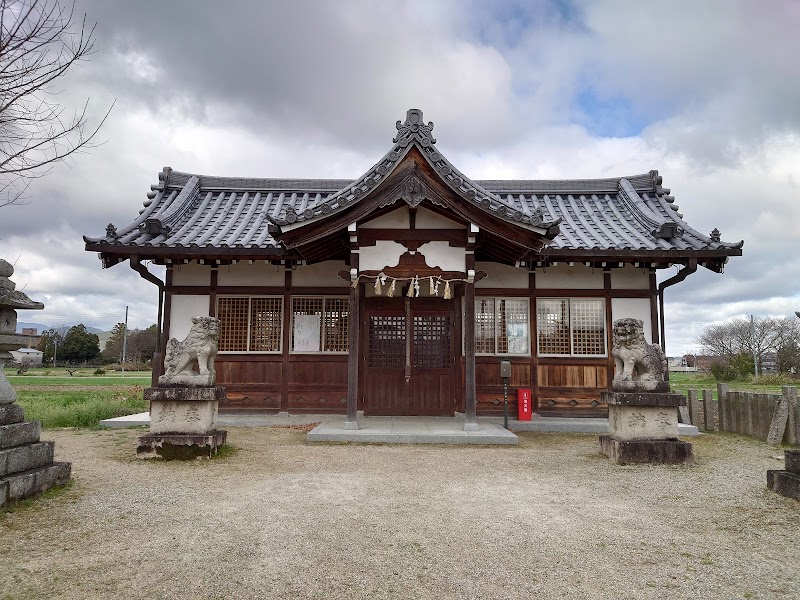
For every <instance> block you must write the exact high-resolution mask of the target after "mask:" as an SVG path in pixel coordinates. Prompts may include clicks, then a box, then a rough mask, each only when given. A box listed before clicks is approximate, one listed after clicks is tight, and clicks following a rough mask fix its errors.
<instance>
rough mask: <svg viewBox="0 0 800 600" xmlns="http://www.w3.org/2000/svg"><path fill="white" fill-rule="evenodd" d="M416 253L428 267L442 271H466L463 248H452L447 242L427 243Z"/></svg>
mask: <svg viewBox="0 0 800 600" xmlns="http://www.w3.org/2000/svg"><path fill="white" fill-rule="evenodd" d="M418 251H419V253H420V254H422V255H423V256H424V257H425V264H427V265H428V266H429V267H439V268H440V269H441V270H442V271H465V270H466V264H467V262H466V259H465V256H466V252H465V251H464V248H454V247H453V246H451V245H450V244H449V243H448V242H427V243H425V244H422V245H421V246H420V247H419V250H418Z"/></svg>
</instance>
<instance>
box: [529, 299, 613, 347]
mask: <svg viewBox="0 0 800 600" xmlns="http://www.w3.org/2000/svg"><path fill="white" fill-rule="evenodd" d="M536 306H537V313H536V314H537V326H538V335H537V338H538V342H539V354H554V355H562V356H570V355H576V356H598V355H600V356H602V355H605V354H606V316H605V302H604V301H603V300H601V299H594V298H591V299H588V298H572V299H567V298H547V299H544V298H540V299H539V300H537V303H536Z"/></svg>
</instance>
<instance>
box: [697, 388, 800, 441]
mask: <svg viewBox="0 0 800 600" xmlns="http://www.w3.org/2000/svg"><path fill="white" fill-rule="evenodd" d="M687 397H688V408H689V418H690V420H691V422H692V424H693V425H695V426H697V428H698V429H700V430H701V431H730V432H733V433H741V434H744V435H752V436H754V437H757V438H759V439H761V440H764V441H765V442H767V443H769V444H772V445H779V444H781V443H783V444H791V445H794V446H800V403H798V399H797V388H796V387H793V386H784V388H783V390H782V393H780V394H762V393H758V392H733V391H731V390H730V389H728V385H727V384H725V383H719V384H717V400H714V395H713V391H712V390H708V389H705V390H689V391H688V393H687Z"/></svg>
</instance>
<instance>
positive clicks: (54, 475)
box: [0, 259, 72, 506]
mask: <svg viewBox="0 0 800 600" xmlns="http://www.w3.org/2000/svg"><path fill="white" fill-rule="evenodd" d="M13 274H14V267H13V266H12V265H11V264H10V263H9V262H7V261H5V260H2V259H0V506H3V505H4V504H6V503H7V502H11V501H14V500H21V499H23V498H28V497H30V496H34V495H36V494H38V493H40V492H43V491H45V490H47V489H49V488H50V487H52V486H53V485H56V484H59V485H61V484H64V483H66V482H67V481H69V478H70V474H71V471H72V465H71V464H70V463H68V462H53V453H54V451H55V442H42V441H40V439H39V436H40V433H41V427H42V425H41V423H40V422H39V421H25V412H24V411H23V410H22V407H21V406H19V405H18V404H16V400H17V394H16V392H15V391H14V389H13V388H12V387H11V384H10V383H9V382H8V379H6V376H5V373H4V372H3V366H4V364H5V361H6V360H9V359H10V358H11V353H10V352H9V351H10V350H16V349H18V348H19V347H20V346H22V345H23V344H24V343H26V342H27V338H25V337H24V336H21V335H17V334H16V330H17V309H23V310H42V309H43V308H44V304H42V303H41V302H34V301H33V300H31V299H30V298H28V297H27V296H26V295H25V294H23V293H22V292H18V291H16V289H15V288H16V286H15V284H14V282H13V281H11V280H10V279H9V277H11V275H13Z"/></svg>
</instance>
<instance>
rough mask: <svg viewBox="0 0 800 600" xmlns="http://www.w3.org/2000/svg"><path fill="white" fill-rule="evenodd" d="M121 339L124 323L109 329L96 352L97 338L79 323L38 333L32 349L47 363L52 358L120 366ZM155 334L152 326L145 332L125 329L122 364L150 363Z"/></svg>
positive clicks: (154, 348) (59, 360)
mask: <svg viewBox="0 0 800 600" xmlns="http://www.w3.org/2000/svg"><path fill="white" fill-rule="evenodd" d="M124 337H125V324H124V323H117V324H116V325H115V326H114V328H113V329H112V330H111V337H110V338H109V339H108V341H107V342H106V345H105V348H104V349H103V350H102V351H101V350H100V338H99V337H98V336H97V334H94V333H90V332H89V331H87V330H86V326H85V325H83V324H82V323H81V324H80V325H75V326H74V327H70V328H69V329H67V330H66V331H64V330H63V329H55V328H51V329H48V330H47V331H45V332H43V333H42V336H41V338H40V339H39V344H38V345H37V346H36V348H37V349H38V350H41V351H42V354H43V356H42V360H43V362H44V363H45V364H50V363H52V362H53V359H54V358H55V359H56V361H57V362H58V363H71V364H77V363H86V362H96V363H106V364H109V363H122V358H123V357H122V349H123V342H124ZM157 339H158V331H157V326H156V325H151V326H150V327H148V328H147V329H129V330H128V335H127V344H126V353H125V354H126V356H125V362H126V363H130V364H142V363H147V362H150V361H152V360H153V353H154V352H155V351H156V340H157Z"/></svg>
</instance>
